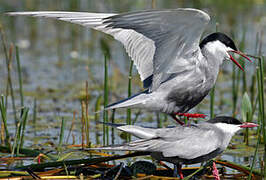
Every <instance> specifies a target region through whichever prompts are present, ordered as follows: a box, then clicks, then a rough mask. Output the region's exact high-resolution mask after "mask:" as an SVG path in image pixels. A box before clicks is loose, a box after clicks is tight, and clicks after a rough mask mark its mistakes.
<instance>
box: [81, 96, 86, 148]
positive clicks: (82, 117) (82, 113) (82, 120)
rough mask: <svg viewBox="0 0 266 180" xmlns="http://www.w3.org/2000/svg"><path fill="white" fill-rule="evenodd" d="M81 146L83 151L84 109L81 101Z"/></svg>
mask: <svg viewBox="0 0 266 180" xmlns="http://www.w3.org/2000/svg"><path fill="white" fill-rule="evenodd" d="M80 103H81V145H82V149H84V146H85V136H86V134H85V113H84V109H85V103H84V101H82V100H81V102H80Z"/></svg>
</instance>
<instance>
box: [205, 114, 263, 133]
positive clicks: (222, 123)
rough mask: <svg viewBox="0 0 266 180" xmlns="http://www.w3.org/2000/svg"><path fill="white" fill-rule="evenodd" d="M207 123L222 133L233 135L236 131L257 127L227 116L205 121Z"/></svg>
mask: <svg viewBox="0 0 266 180" xmlns="http://www.w3.org/2000/svg"><path fill="white" fill-rule="evenodd" d="M207 122H208V123H212V124H214V125H215V126H217V127H218V128H219V129H221V130H222V131H224V132H226V133H229V134H232V135H233V134H235V133H236V132H237V131H238V130H240V129H242V128H251V127H257V126H258V125H257V124H255V123H251V122H241V121H239V120H238V119H236V118H233V117H229V116H219V117H215V118H213V119H210V120H209V121H207Z"/></svg>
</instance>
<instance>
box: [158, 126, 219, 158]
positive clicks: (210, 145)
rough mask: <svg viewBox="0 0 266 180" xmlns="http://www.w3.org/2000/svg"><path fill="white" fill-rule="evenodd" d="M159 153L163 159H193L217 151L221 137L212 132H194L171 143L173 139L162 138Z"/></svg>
mask: <svg viewBox="0 0 266 180" xmlns="http://www.w3.org/2000/svg"><path fill="white" fill-rule="evenodd" d="M161 142H162V143H163V144H164V145H163V146H161V148H160V152H162V153H163V156H164V157H174V156H178V157H179V158H184V159H194V158H197V157H200V156H203V155H205V154H208V153H210V152H212V151H215V150H217V148H219V147H220V145H221V137H220V136H219V134H218V133H217V132H215V131H214V130H209V131H202V130H194V131H191V133H189V134H187V135H186V137H183V138H180V139H177V140H174V141H173V138H170V139H168V138H163V140H162V141H161Z"/></svg>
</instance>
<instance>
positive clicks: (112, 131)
mask: <svg viewBox="0 0 266 180" xmlns="http://www.w3.org/2000/svg"><path fill="white" fill-rule="evenodd" d="M111 123H112V124H114V123H115V109H113V111H112V116H111ZM111 137H112V140H111V143H112V145H114V144H115V132H114V127H111Z"/></svg>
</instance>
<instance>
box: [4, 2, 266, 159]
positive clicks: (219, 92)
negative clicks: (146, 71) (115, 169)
mask: <svg viewBox="0 0 266 180" xmlns="http://www.w3.org/2000/svg"><path fill="white" fill-rule="evenodd" d="M71 2H72V1H63V2H60V1H54V0H53V1H52V0H46V1H40V0H39V1H29V0H24V1H19V0H13V1H6V2H0V12H8V11H26V10H66V11H70V10H72V11H88V12H117V13H120V12H127V11H136V10H143V9H151V8H152V1H148V0H147V1H142V0H139V1H130V0H123V1H117V0H108V1H93V0H89V1H85V0H79V1H75V2H78V3H77V4H73V3H71ZM155 2H156V3H155V4H156V8H157V9H166V8H179V7H191V8H199V9H202V10H204V11H206V12H208V13H209V14H210V16H211V18H212V19H211V22H210V24H209V25H208V28H207V29H206V31H205V33H204V35H207V34H209V33H211V32H214V31H215V29H216V23H218V24H219V25H218V30H219V31H221V32H225V33H227V34H228V35H230V36H232V37H233V39H234V40H235V42H236V44H237V45H239V43H240V42H241V41H242V40H243V36H245V41H244V42H245V43H244V46H243V48H242V49H241V50H242V51H244V52H245V53H248V54H256V52H255V47H256V45H255V43H256V35H257V33H258V32H261V31H262V30H263V29H265V27H266V11H265V10H266V6H265V5H266V4H265V1H262V0H257V1H252V2H250V1H240V0H238V1H229V0H226V1H221V0H220V1H203V0H202V1H191V0H186V1H173V0H168V1H163V0H157V1H155ZM0 22H1V23H2V25H3V27H4V29H5V31H6V35H7V39H8V43H11V42H12V43H14V44H17V45H18V46H19V47H20V59H21V66H22V74H23V88H24V95H25V106H27V107H30V109H31V111H30V121H29V126H27V128H26V133H27V136H26V142H25V146H26V147H35V148H41V147H42V145H43V143H49V142H52V143H54V144H58V137H59V132H60V122H61V118H62V117H64V118H65V119H66V122H67V125H66V127H67V129H66V132H65V138H64V139H66V137H67V135H68V129H69V128H70V124H71V121H72V117H73V112H74V111H76V112H78V114H77V117H76V122H75V128H74V131H73V132H72V133H73V136H70V140H69V143H72V142H75V143H76V144H80V143H81V125H80V124H81V123H80V118H81V105H80V99H81V98H84V95H85V92H84V91H85V82H86V81H88V83H89V114H90V116H91V117H93V116H94V111H95V110H94V104H95V101H96V99H97V97H98V96H100V95H103V78H104V71H103V67H104V66H103V63H104V56H103V52H102V50H101V47H100V40H102V39H103V40H104V41H106V42H107V43H108V45H109V48H110V52H111V60H110V63H109V67H110V69H109V73H110V74H109V77H110V84H111V87H110V89H111V90H110V91H111V93H110V95H109V97H110V99H109V102H115V101H117V100H119V99H122V98H124V97H127V83H128V79H127V74H128V70H129V64H130V63H129V57H128V56H127V54H126V53H125V51H124V49H123V47H122V45H121V44H120V43H119V42H117V41H115V40H114V39H112V38H111V37H110V36H107V35H104V34H103V33H99V32H96V31H94V30H87V29H85V28H83V27H80V26H78V25H72V24H70V23H66V22H59V21H55V20H47V19H36V18H29V17H16V18H14V17H7V16H4V15H2V16H1V19H0ZM261 41H262V51H263V52H265V47H266V39H265V38H263V39H262V40H261ZM0 59H2V61H0V69H1V71H0V93H1V94H5V87H6V76H7V72H6V68H5V62H4V60H5V57H4V53H3V51H2V50H1V51H0ZM13 62H14V61H13ZM234 68H236V67H234ZM245 69H246V72H247V79H248V81H247V82H248V85H249V86H250V78H251V75H252V74H253V73H254V69H255V64H251V63H247V64H246V68H245ZM231 72H232V65H231V62H228V63H225V64H224V66H223V71H222V73H221V74H220V76H219V78H218V81H217V85H216V99H215V101H216V106H215V114H218V115H221V114H226V115H231V114H232V110H231V108H232V107H231V105H232V102H231V97H232V95H231V84H232V82H231ZM12 79H13V85H14V88H15V97H16V105H17V108H18V109H19V108H20V107H19V106H20V105H19V104H20V103H19V102H20V101H19V91H18V79H17V70H16V67H15V65H14V67H13V71H12ZM141 89H142V87H141V82H140V79H139V76H138V74H137V71H136V69H134V70H133V89H132V92H133V93H137V92H139V91H141ZM34 98H36V99H37V107H38V115H37V116H38V119H37V129H36V130H34V128H33V124H32V113H33V112H32V109H33V101H34ZM240 99H241V98H240ZM10 101H11V100H9V102H10ZM240 103H241V102H240V100H239V102H238V107H239V106H240ZM9 107H10V108H9V119H10V120H9V121H8V126H9V128H10V131H11V132H12V133H14V129H15V127H14V122H13V120H12V114H11V113H12V110H11V104H10V105H9ZM194 111H196V112H202V113H205V114H209V97H208V98H206V99H205V100H204V101H203V102H202V103H201V104H200V105H199V106H197V107H196V108H195V109H194ZM136 112H137V111H133V118H134V117H135V113H136ZM125 116H126V111H125V110H118V114H117V115H116V117H117V120H116V122H125V121H126V120H125V119H126V118H125ZM155 117H156V116H155V114H153V113H147V112H142V114H141V116H140V118H139V119H138V121H137V124H145V125H148V126H153V127H156V126H157V123H156V121H155V120H154V119H155ZM238 117H239V115H238ZM143 121H145V122H143ZM173 124H174V123H173V121H172V120H171V118H168V120H167V121H166V122H165V124H164V125H165V126H167V125H173ZM95 128H96V127H95V123H94V122H92V123H91V129H90V134H91V135H90V137H91V141H92V143H95V142H96V140H95V131H94V129H95ZM116 134H117V133H116ZM73 137H74V138H73ZM100 139H101V138H100ZM115 142H116V143H121V142H123V140H122V139H120V137H119V136H117V135H116V139H115ZM223 158H225V159H228V160H231V161H235V162H238V163H244V161H243V160H244V159H243V158H242V157H241V158H240V160H239V159H238V158H235V156H233V155H224V156H223Z"/></svg>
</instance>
